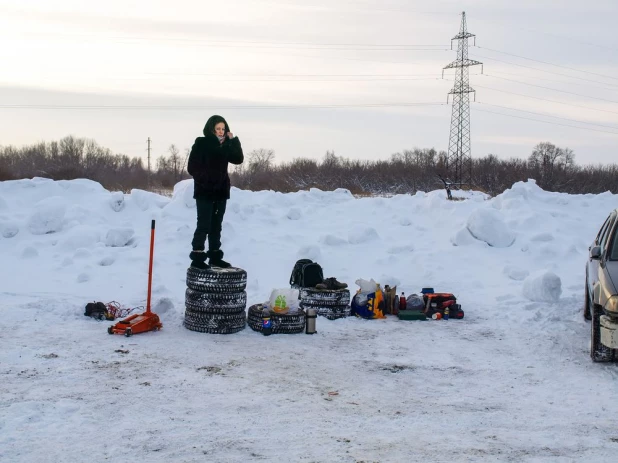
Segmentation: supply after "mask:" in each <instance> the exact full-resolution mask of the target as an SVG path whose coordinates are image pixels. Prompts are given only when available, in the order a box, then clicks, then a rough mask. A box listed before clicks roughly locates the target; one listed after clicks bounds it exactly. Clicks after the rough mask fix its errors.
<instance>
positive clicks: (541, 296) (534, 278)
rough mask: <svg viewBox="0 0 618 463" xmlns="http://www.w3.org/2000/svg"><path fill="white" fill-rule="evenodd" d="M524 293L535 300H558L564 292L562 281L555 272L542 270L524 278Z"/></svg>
mask: <svg viewBox="0 0 618 463" xmlns="http://www.w3.org/2000/svg"><path fill="white" fill-rule="evenodd" d="M522 294H523V296H524V297H525V298H526V299H529V300H531V301H535V302H557V301H558V300H559V299H560V295H561V294H562V282H561V281H560V277H559V276H558V275H556V274H555V273H553V272H551V271H549V270H540V271H538V272H535V273H533V274H532V275H530V276H529V277H528V278H526V279H525V280H524V286H523V288H522Z"/></svg>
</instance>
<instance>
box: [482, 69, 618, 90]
mask: <svg viewBox="0 0 618 463" xmlns="http://www.w3.org/2000/svg"><path fill="white" fill-rule="evenodd" d="M491 72H492V74H504V75H507V76H519V77H530V76H526V75H524V74H518V73H516V72H504V71H491ZM475 75H478V74H475ZM534 79H535V80H544V81H547V82H554V83H557V84H566V85H582V84H580V83H579V82H565V81H564V80H555V79H547V78H543V77H538V76H534ZM609 85H611V84H609ZM586 88H592V89H596V90H603V91H606V92H615V91H618V87H617V88H607V87H595V86H592V85H587V84H586Z"/></svg>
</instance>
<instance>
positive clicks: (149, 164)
mask: <svg viewBox="0 0 618 463" xmlns="http://www.w3.org/2000/svg"><path fill="white" fill-rule="evenodd" d="M148 189H150V137H148Z"/></svg>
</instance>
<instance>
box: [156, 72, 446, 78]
mask: <svg viewBox="0 0 618 463" xmlns="http://www.w3.org/2000/svg"><path fill="white" fill-rule="evenodd" d="M145 74H154V75H170V76H177V75H190V76H212V77H388V78H391V77H437V76H438V74H436V73H435V72H434V73H431V74H211V73H201V72H197V73H186V72H147V73H145Z"/></svg>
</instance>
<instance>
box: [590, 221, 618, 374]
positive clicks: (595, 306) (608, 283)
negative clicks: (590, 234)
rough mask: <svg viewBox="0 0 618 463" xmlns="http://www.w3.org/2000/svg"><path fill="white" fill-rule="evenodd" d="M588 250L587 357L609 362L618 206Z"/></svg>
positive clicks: (616, 330)
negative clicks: (588, 339)
mask: <svg viewBox="0 0 618 463" xmlns="http://www.w3.org/2000/svg"><path fill="white" fill-rule="evenodd" d="M589 250H590V255H589V257H588V262H587V264H586V300H585V306H584V317H586V319H587V320H591V323H590V356H591V357H592V360H593V361H594V362H609V361H612V360H614V356H615V352H616V349H618V209H616V210H615V211H613V212H612V213H611V214H610V215H609V217H608V218H607V219H606V220H605V222H604V223H603V226H602V227H601V229H600V230H599V233H598V234H597V237H596V238H595V240H594V242H593V243H592V245H591V246H590V248H589Z"/></svg>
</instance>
